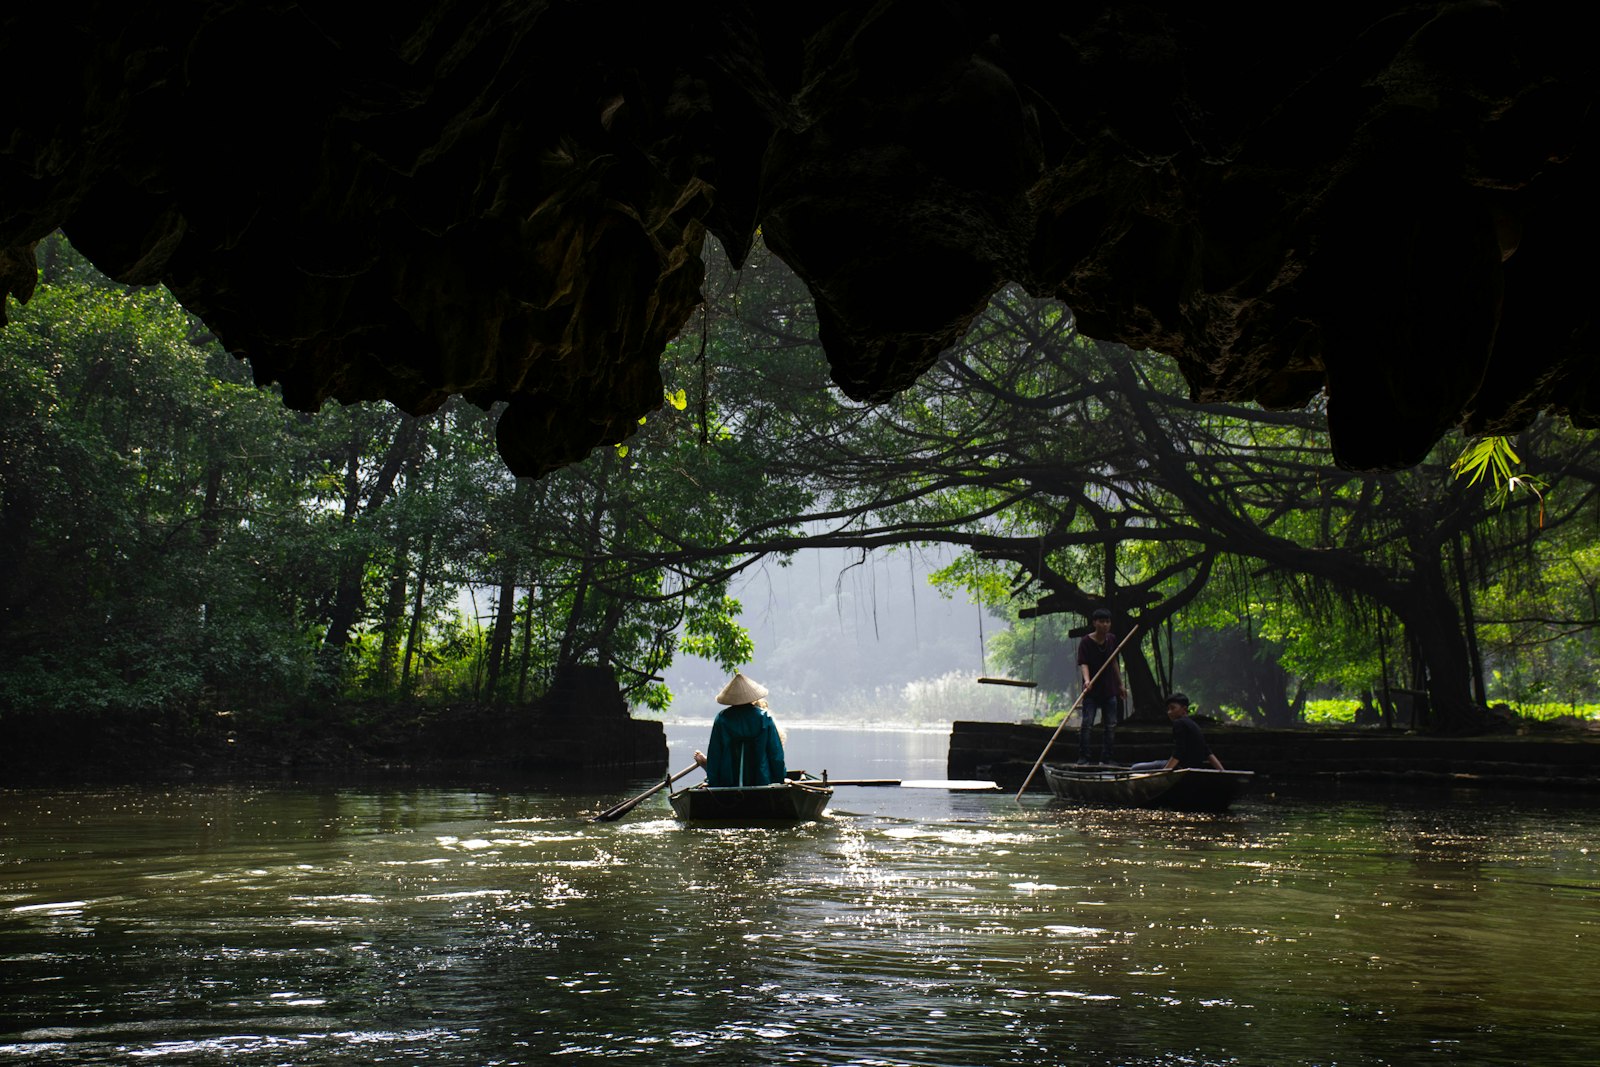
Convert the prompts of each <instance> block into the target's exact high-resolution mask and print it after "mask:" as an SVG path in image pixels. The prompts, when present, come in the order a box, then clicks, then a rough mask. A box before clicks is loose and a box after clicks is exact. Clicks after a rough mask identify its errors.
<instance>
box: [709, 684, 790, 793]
mask: <svg viewBox="0 0 1600 1067" xmlns="http://www.w3.org/2000/svg"><path fill="white" fill-rule="evenodd" d="M766 695H767V688H766V686H764V685H761V684H760V683H759V682H756V681H754V680H752V679H750V678H746V677H745V676H744V675H743V674H737V673H736V674H734V676H733V678H732V680H731V681H729V682H728V684H727V685H725V686H723V687H722V692H720V693H718V694H717V703H718V704H726V705H728V706H727V707H725V708H723V709H722V710H721V711H720V712H718V713H717V718H716V721H715V722H713V723H712V724H711V743H710V744H709V745H707V746H706V747H707V748H709V749H710V750H711V751H710V753H709V754H708V753H705V752H699V751H697V752H695V754H694V761H695V762H696V763H698V764H700V766H702V767H704V768H705V769H706V784H707V785H710V786H737V785H771V784H772V783H774V782H781V781H783V777H784V771H785V770H786V767H785V764H784V758H783V739H782V738H781V737H780V736H779V735H778V726H777V724H776V723H774V722H773V721H772V716H771V715H769V714H767V711H766V706H765V705H766V701H765V700H763V699H762V698H763V697H765V696H766Z"/></svg>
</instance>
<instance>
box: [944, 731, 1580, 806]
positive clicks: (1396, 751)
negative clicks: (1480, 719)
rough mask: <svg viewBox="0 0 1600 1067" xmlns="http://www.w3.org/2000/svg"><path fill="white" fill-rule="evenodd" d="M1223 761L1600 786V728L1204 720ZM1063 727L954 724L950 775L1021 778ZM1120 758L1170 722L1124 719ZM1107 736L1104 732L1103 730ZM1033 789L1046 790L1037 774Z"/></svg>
mask: <svg viewBox="0 0 1600 1067" xmlns="http://www.w3.org/2000/svg"><path fill="white" fill-rule="evenodd" d="M1201 721H1202V722H1203V725H1204V726H1205V730H1206V737H1207V739H1208V740H1209V741H1210V743H1211V748H1212V750H1213V751H1214V752H1216V754H1217V757H1218V758H1219V759H1221V760H1222V761H1223V763H1224V764H1225V765H1226V766H1228V767H1230V768H1235V769H1238V770H1252V771H1255V772H1256V774H1257V775H1259V776H1261V778H1262V779H1263V781H1274V780H1276V781H1283V782H1308V781H1309V782H1319V781H1320V782H1328V783H1334V782H1382V783H1406V782H1415V783H1418V784H1423V783H1449V784H1454V785H1460V786H1481V787H1500V788H1539V789H1556V790H1582V791H1600V730H1595V729H1591V728H1587V727H1584V726H1576V727H1574V726H1558V725H1548V726H1547V725H1544V724H1538V723H1534V724H1530V725H1529V726H1528V727H1527V728H1526V731H1525V732H1519V733H1502V734H1486V735H1483V736H1480V737H1432V736H1426V735H1421V734H1412V733H1404V732H1400V731H1385V730H1379V729H1369V728H1363V727H1334V728H1314V729H1301V730H1263V729H1256V728H1252V727H1247V726H1234V725H1230V724H1219V723H1214V722H1206V721H1204V720H1201ZM1053 733H1054V730H1053V729H1051V728H1049V727H1044V726H1033V725H1024V724H1011V723H987V722H956V723H952V724H951V731H950V755H949V760H948V772H949V776H950V777H951V778H984V779H990V780H993V781H996V782H999V783H1000V785H1001V786H1002V787H1004V788H1007V789H1013V790H1014V789H1018V788H1020V787H1021V786H1022V783H1023V781H1024V779H1026V777H1027V775H1028V772H1029V771H1030V770H1031V769H1032V767H1033V764H1034V762H1035V761H1036V760H1037V759H1038V758H1039V753H1040V751H1041V750H1043V749H1044V747H1045V744H1046V743H1047V742H1048V741H1049V740H1050V738H1051V735H1052V734H1053ZM1116 737H1117V749H1116V754H1117V759H1118V760H1119V761H1120V762H1134V761H1137V760H1150V759H1160V758H1163V757H1165V756H1166V755H1168V754H1169V753H1170V751H1171V747H1172V732H1171V730H1170V729H1168V728H1166V727H1163V726H1143V725H1138V726H1122V727H1119V728H1118V729H1117V735H1116ZM1097 741H1098V735H1097ZM1077 756H1078V736H1077V730H1076V729H1075V728H1071V727H1069V728H1068V729H1066V730H1063V731H1062V732H1061V733H1060V735H1059V736H1058V737H1057V738H1056V740H1055V742H1054V744H1053V745H1052V746H1051V748H1050V751H1049V753H1048V754H1047V755H1046V757H1045V759H1046V761H1047V762H1052V763H1071V762H1073V761H1075V760H1076V759H1077ZM1030 788H1031V789H1037V790H1046V789H1047V787H1046V786H1045V784H1044V780H1043V776H1042V775H1037V776H1035V779H1034V781H1033V783H1032V784H1031V785H1030Z"/></svg>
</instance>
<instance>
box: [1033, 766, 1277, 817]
mask: <svg viewBox="0 0 1600 1067" xmlns="http://www.w3.org/2000/svg"><path fill="white" fill-rule="evenodd" d="M1044 777H1045V781H1046V782H1048V783H1049V784H1050V792H1052V793H1054V794H1055V795H1056V796H1058V797H1062V798H1064V799H1067V800H1082V801H1088V802H1089V803H1092V804H1104V805H1108V806H1111V807H1120V808H1170V809H1172V810H1174V811H1227V810H1228V806H1229V805H1230V804H1232V803H1233V802H1234V800H1235V799H1237V798H1238V796H1239V795H1240V794H1241V793H1243V792H1244V791H1245V790H1246V789H1248V788H1249V787H1250V783H1251V781H1253V780H1254V779H1255V772H1254V771H1219V770H1215V769H1213V768H1211V767H1176V768H1174V769H1172V770H1170V771H1167V770H1161V771H1132V770H1129V769H1128V768H1127V767H1108V766H1104V765H1090V766H1076V767H1074V766H1058V765H1055V764H1049V763H1047V764H1045V767H1044Z"/></svg>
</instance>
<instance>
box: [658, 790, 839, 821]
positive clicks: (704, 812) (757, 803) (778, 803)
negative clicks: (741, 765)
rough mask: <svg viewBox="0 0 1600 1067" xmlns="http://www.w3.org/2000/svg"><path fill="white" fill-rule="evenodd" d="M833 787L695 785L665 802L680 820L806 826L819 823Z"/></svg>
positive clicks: (831, 794)
mask: <svg viewBox="0 0 1600 1067" xmlns="http://www.w3.org/2000/svg"><path fill="white" fill-rule="evenodd" d="M832 797H833V787H832V786H829V785H827V784H825V783H823V782H819V781H788V782H775V783H774V784H772V785H747V786H709V785H704V784H701V785H697V786H693V787H692V788H689V789H683V790H679V791H678V792H676V793H673V794H672V795H671V796H669V797H668V798H667V799H668V800H670V801H671V802H672V810H673V811H674V812H675V813H677V816H678V818H680V819H693V820H696V821H701V820H708V821H716V822H740V823H746V822H758V823H759V822H810V821H812V820H813V819H820V818H821V817H822V811H823V809H824V808H826V807H827V806H828V801H829V799H831V798H832Z"/></svg>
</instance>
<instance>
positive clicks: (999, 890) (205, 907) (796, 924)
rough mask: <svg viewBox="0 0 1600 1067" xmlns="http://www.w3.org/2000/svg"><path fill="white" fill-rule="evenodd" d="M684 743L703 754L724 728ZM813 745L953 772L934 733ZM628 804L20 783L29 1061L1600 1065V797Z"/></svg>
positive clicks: (883, 770)
mask: <svg viewBox="0 0 1600 1067" xmlns="http://www.w3.org/2000/svg"><path fill="white" fill-rule="evenodd" d="M672 735H673V736H672V743H673V757H672V758H673V760H674V766H678V765H681V764H682V763H683V762H685V761H684V759H683V755H684V747H685V746H692V745H693V744H695V743H696V742H697V741H698V740H700V739H701V738H702V737H703V733H702V728H701V727H698V726H695V727H684V728H677V727H674V728H673V731H672ZM791 739H792V740H791V748H792V750H793V751H794V752H795V754H796V756H797V757H798V759H799V760H802V761H804V762H805V763H809V764H813V765H814V766H817V765H821V766H827V767H828V769H830V771H832V772H833V773H835V774H836V775H843V774H850V775H861V776H871V777H877V776H892V777H903V778H915V777H938V776H940V773H941V772H940V771H939V770H938V769H937V768H940V767H941V765H942V759H943V747H942V737H941V735H940V734H938V733H936V732H916V731H891V732H883V733H872V734H865V733H862V732H859V731H824V730H814V729H810V728H800V729H795V730H792V731H791ZM791 762H796V761H794V760H792V761H791ZM647 784H648V783H629V785H630V786H638V787H639V788H643V787H645V786H646V785H647ZM635 791H636V790H635ZM627 793H628V790H627V789H626V788H624V789H621V790H615V789H613V790H608V791H607V792H605V793H603V794H602V793H598V792H584V791H575V790H565V791H558V790H548V789H546V790H512V789H503V790H490V789H476V790H469V789H364V790H295V789H255V788H231V789H228V788H221V789H188V790H150V789H140V790H71V791H34V790H27V791H9V792H5V793H0V855H3V857H4V860H3V865H0V975H3V976H4V992H5V996H4V998H3V999H0V1062H18V1063H21V1062H27V1063H30V1064H34V1063H53V1064H67V1063H73V1064H76V1063H94V1062H118V1063H126V1062H158V1063H159V1062H168V1063H183V1064H191V1063H199V1064H210V1063H219V1064H220V1063H228V1064H252V1065H253V1064H278V1063H294V1064H313V1065H315V1064H367V1063H396V1064H463V1065H465V1064H491V1063H493V1064H533V1063H547V1062H550V1060H551V1058H552V1057H554V1056H558V1055H566V1056H571V1057H575V1058H576V1060H577V1061H582V1060H584V1059H616V1060H623V1061H636V1062H648V1063H687V1062H695V1063H712V1064H740V1063H753V1062H776V1063H796V1064H800V1063H806V1064H819V1063H820V1064H861V1065H866V1064H896V1065H898V1064H906V1065H910V1064H951V1065H955V1064H964V1065H965V1064H1027V1065H1056V1064H1062V1063H1126V1064H1180V1063H1181V1064H1196V1063H1205V1064H1210V1063H1230V1064H1231V1063H1238V1064H1335V1063H1337V1064H1401V1063H1404V1064H1411V1063H1428V1062H1437V1063H1449V1064H1452V1065H1460V1064H1505V1063H1540V1064H1592V1063H1594V1062H1597V1061H1600V1023H1597V1022H1596V1021H1595V1012H1594V1011H1593V1003H1592V1001H1593V991H1594V989H1595V988H1597V985H1600V983H1597V978H1600V963H1597V962H1596V957H1597V954H1596V952H1595V942H1596V939H1597V938H1600V907H1597V905H1600V869H1597V866H1600V859H1597V857H1600V832H1597V830H1596V828H1595V827H1594V824H1593V820H1592V817H1591V815H1590V812H1589V809H1588V806H1587V805H1582V804H1568V803H1567V802H1565V801H1561V800H1556V799H1551V798H1540V797H1537V796H1535V795H1532V794H1518V795H1515V796H1513V797H1510V798H1507V797H1505V796H1497V797H1493V798H1492V799H1491V798H1490V797H1489V796H1487V795H1481V794H1444V793H1440V794H1414V793H1413V794H1402V795H1395V796H1390V797H1372V796H1331V797H1316V798H1312V797H1306V798H1296V797H1289V796H1273V795H1270V793H1264V794H1262V795H1258V796H1255V797H1253V798H1250V799H1248V800H1247V801H1246V802H1245V803H1244V804H1243V805H1241V807H1240V808H1239V809H1238V810H1237V811H1235V812H1234V813H1232V814H1229V815H1226V816H1192V815H1174V814H1163V813H1151V812H1117V811H1096V810H1085V809H1077V808H1071V807H1066V806H1062V805H1060V804H1057V803H1052V802H1048V801H1046V800H1044V799H1043V798H1034V797H1031V796H1030V797H1028V798H1026V799H1025V801H1024V803H1023V804H1022V805H1020V806H1019V805H1018V804H1016V803H1015V802H1014V801H1013V800H1012V798H1011V797H1009V796H1006V795H1004V794H972V793H950V792H945V791H942V790H911V789H865V788H863V789H843V788H842V789H840V790H839V791H838V793H837V794H836V796H835V798H834V804H833V807H832V809H831V811H830V813H829V816H828V817H827V818H826V819H824V820H823V821H822V822H820V823H817V824H812V825H807V826H799V827H787V828H764V829H706V828H698V827H689V826H684V825H682V824H680V823H678V822H676V821H675V820H673V819H672V818H671V817H670V811H669V809H668V808H667V807H666V804H665V801H664V800H663V799H662V798H660V797H657V798H652V800H651V801H647V802H646V803H645V804H643V805H641V807H640V808H638V809H636V810H635V812H634V813H632V814H631V815H629V816H628V817H627V818H625V819H623V820H621V821H619V822H616V823H593V822H590V821H588V819H587V818H586V816H587V815H589V814H592V813H594V812H596V811H598V810H601V809H602V808H604V807H606V806H609V805H610V804H611V803H614V802H615V801H616V800H617V799H620V797H621V796H623V795H627Z"/></svg>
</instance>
